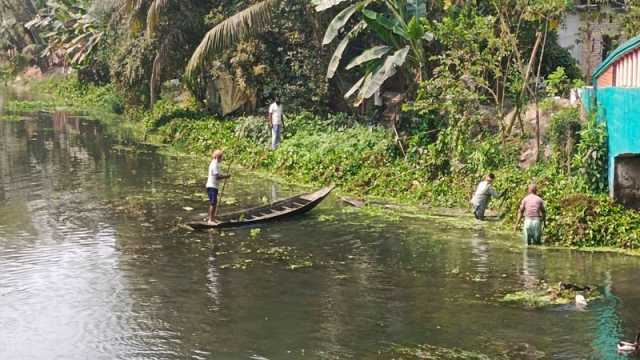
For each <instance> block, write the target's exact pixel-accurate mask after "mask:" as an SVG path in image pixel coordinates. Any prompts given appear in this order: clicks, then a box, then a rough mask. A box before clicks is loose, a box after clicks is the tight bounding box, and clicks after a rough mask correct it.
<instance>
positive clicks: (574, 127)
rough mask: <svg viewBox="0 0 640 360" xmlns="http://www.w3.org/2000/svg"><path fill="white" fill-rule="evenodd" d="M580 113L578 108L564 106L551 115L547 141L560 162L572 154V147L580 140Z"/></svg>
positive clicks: (565, 161)
mask: <svg viewBox="0 0 640 360" xmlns="http://www.w3.org/2000/svg"><path fill="white" fill-rule="evenodd" d="M581 128H582V123H581V122H580V113H579V112H578V108H575V107H572V108H564V109H561V110H560V111H558V112H556V113H555V114H554V115H553V116H552V117H551V124H550V126H549V130H548V134H549V135H548V136H549V143H550V144H551V146H552V149H553V154H554V155H555V158H556V160H558V161H559V163H560V164H565V163H567V162H569V161H570V160H571V157H572V156H573V152H574V151H573V147H574V145H575V144H577V143H578V142H579V141H580V134H579V133H580V129H581Z"/></svg>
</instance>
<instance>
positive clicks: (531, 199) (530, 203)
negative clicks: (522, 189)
mask: <svg viewBox="0 0 640 360" xmlns="http://www.w3.org/2000/svg"><path fill="white" fill-rule="evenodd" d="M523 215H524V226H523V227H522V236H523V238H524V243H525V244H527V245H535V244H542V224H544V220H545V215H546V214H545V210H544V201H543V200H542V198H541V197H540V196H538V188H537V186H536V185H534V184H532V185H529V195H527V196H525V198H524V199H522V202H521V203H520V208H519V209H518V218H517V219H516V224H515V225H514V227H513V230H514V231H515V230H516V229H517V228H518V224H520V219H522V216H523Z"/></svg>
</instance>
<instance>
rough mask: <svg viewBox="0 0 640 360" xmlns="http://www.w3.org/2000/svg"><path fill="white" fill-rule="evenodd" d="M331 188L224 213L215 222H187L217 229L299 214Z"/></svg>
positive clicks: (200, 226)
mask: <svg viewBox="0 0 640 360" xmlns="http://www.w3.org/2000/svg"><path fill="white" fill-rule="evenodd" d="M331 190H333V186H327V187H324V188H322V189H320V190H318V191H314V192H310V193H306V194H302V195H298V196H294V197H290V198H288V199H284V200H280V201H276V202H274V203H273V204H270V205H266V206H259V207H255V208H251V209H245V210H240V211H236V212H232V213H228V214H222V215H219V216H217V217H216V221H215V222H214V223H213V224H208V223H207V222H206V221H194V222H190V223H187V225H188V226H190V227H191V228H192V229H215V228H226V227H236V226H242V225H250V224H256V223H260V222H264V221H271V220H278V219H282V218H285V217H290V216H293V215H299V214H302V213H305V212H307V211H309V210H311V209H313V208H315V207H316V206H317V205H318V204H320V202H322V200H324V198H326V197H327V195H329V193H330V192H331Z"/></svg>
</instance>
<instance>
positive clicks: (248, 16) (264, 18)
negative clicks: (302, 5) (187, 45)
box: [156, 0, 280, 79]
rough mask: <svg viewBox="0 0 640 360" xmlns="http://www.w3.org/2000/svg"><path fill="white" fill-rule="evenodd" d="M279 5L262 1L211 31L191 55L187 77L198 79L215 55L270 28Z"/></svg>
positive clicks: (273, 1) (274, 1) (275, 0)
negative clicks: (200, 72)
mask: <svg viewBox="0 0 640 360" xmlns="http://www.w3.org/2000/svg"><path fill="white" fill-rule="evenodd" d="M156 1H162V0H156ZM165 1H166V0H165ZM279 3H280V0H262V1H260V2H257V3H255V4H253V5H251V6H249V7H247V8H246V9H244V10H242V11H240V12H237V13H236V14H234V15H232V16H230V17H228V18H227V19H225V20H224V21H222V22H221V23H219V24H218V25H216V26H215V27H213V28H212V29H211V30H209V31H208V32H207V34H206V35H205V36H204V38H203V39H202V41H201V42H200V45H198V47H197V48H196V50H195V51H194V52H193V55H191V59H190V60H189V64H188V65H187V69H186V75H187V77H188V78H190V79H193V78H195V77H197V75H198V73H199V71H200V70H201V69H202V68H203V67H204V66H205V64H206V63H207V61H208V60H209V59H210V58H211V57H212V56H213V55H214V54H216V53H219V52H221V51H223V50H225V49H228V48H230V47H231V46H232V45H234V44H236V43H237V42H238V41H241V40H243V39H245V38H247V37H248V36H251V35H253V34H255V33H257V32H259V31H261V30H262V29H265V28H266V27H267V26H269V25H270V24H271V15H272V14H273V12H274V10H275V9H276V8H277V7H278V5H279Z"/></svg>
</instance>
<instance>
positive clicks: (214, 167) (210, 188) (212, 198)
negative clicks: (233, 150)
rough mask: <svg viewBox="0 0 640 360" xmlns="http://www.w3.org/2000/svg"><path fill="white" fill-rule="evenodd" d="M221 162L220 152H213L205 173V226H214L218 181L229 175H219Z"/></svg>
mask: <svg viewBox="0 0 640 360" xmlns="http://www.w3.org/2000/svg"><path fill="white" fill-rule="evenodd" d="M221 162H222V150H215V151H214V152H213V153H212V154H211V163H210V164H209V172H208V173H207V194H208V195H209V217H208V218H207V224H209V225H214V224H215V223H214V217H215V214H216V207H217V206H218V180H222V179H226V178H228V177H229V175H222V174H221V173H220V163H221Z"/></svg>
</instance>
